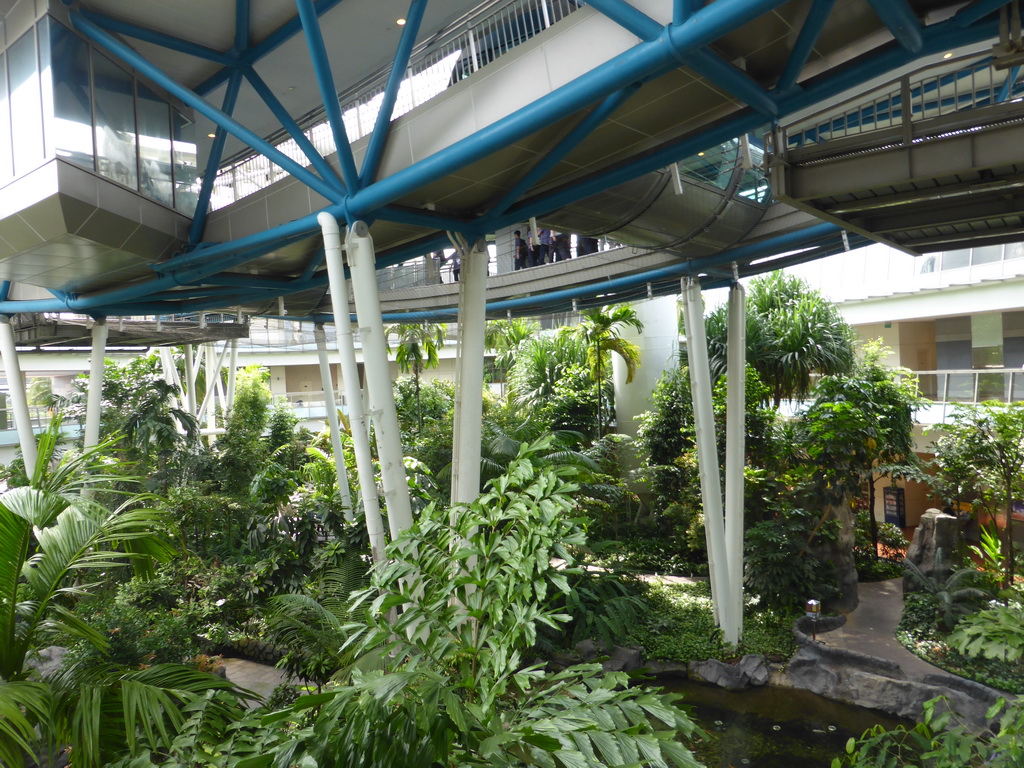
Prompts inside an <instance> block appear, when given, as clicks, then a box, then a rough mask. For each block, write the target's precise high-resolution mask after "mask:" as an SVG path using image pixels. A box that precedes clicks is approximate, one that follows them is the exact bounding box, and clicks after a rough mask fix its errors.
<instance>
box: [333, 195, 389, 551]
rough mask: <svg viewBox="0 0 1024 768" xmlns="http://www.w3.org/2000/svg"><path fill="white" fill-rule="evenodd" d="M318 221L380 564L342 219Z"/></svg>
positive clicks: (362, 488) (379, 527)
mask: <svg viewBox="0 0 1024 768" xmlns="http://www.w3.org/2000/svg"><path fill="white" fill-rule="evenodd" d="M316 220H317V222H318V223H319V224H320V228H321V229H322V230H323V235H324V261H325V262H326V264H327V279H328V282H329V284H330V288H331V294H330V295H331V309H332V311H333V312H334V326H335V328H336V330H337V339H336V342H337V345H338V355H339V358H340V363H341V380H342V383H343V384H344V385H345V400H346V401H347V403H348V423H349V428H350V429H351V430H352V447H353V449H354V450H355V454H356V472H357V474H358V475H359V495H360V497H361V498H362V502H363V514H364V515H365V517H366V532H367V534H368V535H369V537H370V551H371V553H372V555H373V562H374V563H375V564H376V565H380V564H381V563H383V562H384V545H385V540H384V522H383V520H382V518H381V516H380V501H379V500H378V498H377V483H376V481H375V480H374V477H373V457H372V456H371V455H370V436H369V430H368V429H367V426H366V412H365V411H364V410H363V395H362V392H361V391H360V389H359V367H358V366H357V364H356V349H355V343H354V342H353V340H352V320H351V318H350V317H349V310H348V285H347V283H346V280H345V265H344V264H343V263H342V260H341V235H340V233H339V232H338V222H337V220H336V219H335V218H334V217H333V216H331V214H329V213H326V212H324V213H321V214H320V215H319V216H317V218H316Z"/></svg>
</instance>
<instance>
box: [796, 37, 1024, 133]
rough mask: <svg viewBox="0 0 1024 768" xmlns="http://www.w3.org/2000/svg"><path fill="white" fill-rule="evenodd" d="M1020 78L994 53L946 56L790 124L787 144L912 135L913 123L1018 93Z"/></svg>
mask: <svg viewBox="0 0 1024 768" xmlns="http://www.w3.org/2000/svg"><path fill="white" fill-rule="evenodd" d="M1015 80H1016V72H1015V71H1014V70H1013V69H1010V70H1006V69H996V68H995V67H994V66H993V60H992V59H991V57H985V58H983V59H981V60H979V59H978V54H971V55H969V56H962V57H959V58H956V59H948V60H944V61H942V62H939V63H937V64H932V65H929V66H927V67H923V68H921V69H918V70H915V71H914V72H910V73H908V74H906V75H904V76H903V77H901V78H900V79H899V80H896V81H892V82H889V83H886V84H885V85H882V86H880V87H879V88H877V89H876V90H874V91H872V92H869V93H868V94H867V95H864V94H858V96H856V97H855V98H854V99H850V100H848V101H846V102H845V103H843V104H840V105H833V106H832V107H830V108H829V109H827V110H823V111H821V112H818V113H816V114H814V115H811V116H809V117H806V118H803V119H801V120H800V121H799V122H796V123H794V124H792V125H788V126H786V128H785V140H784V143H783V146H784V147H785V148H789V149H793V148H797V147H803V146H808V145H815V144H821V143H824V142H827V141H832V140H835V139H839V138H846V137H851V136H857V135H860V134H867V133H873V132H877V131H882V130H887V129H903V133H905V134H906V138H907V139H909V138H910V125H911V124H912V123H915V122H920V121H922V120H928V119H931V118H935V117H940V116H943V115H950V114H953V113H957V112H962V111H965V110H970V109H978V108H981V107H988V106H992V105H995V104H998V103H1001V102H1005V101H1010V100H1012V99H1014V98H1017V96H1018V95H1019V94H1020V93H1022V92H1024V80H1021V81H1020V82H1015Z"/></svg>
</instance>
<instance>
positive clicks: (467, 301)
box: [451, 240, 487, 504]
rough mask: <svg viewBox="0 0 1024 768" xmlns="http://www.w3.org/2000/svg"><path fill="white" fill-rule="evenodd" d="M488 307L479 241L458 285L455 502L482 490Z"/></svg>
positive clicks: (484, 254)
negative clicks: (485, 339) (485, 344)
mask: <svg viewBox="0 0 1024 768" xmlns="http://www.w3.org/2000/svg"><path fill="white" fill-rule="evenodd" d="M486 307H487V244H486V243H485V242H484V241H483V240H478V241H477V242H476V243H474V244H473V247H472V248H470V249H469V251H468V252H467V253H463V254H462V274H461V282H460V284H459V354H458V358H457V364H458V372H457V378H456V381H455V436H454V438H455V439H454V444H453V451H452V495H451V500H452V503H453V504H460V503H461V504H469V503H470V502H472V501H473V500H474V499H475V498H476V497H477V496H478V495H479V493H480V443H481V440H482V434H481V426H482V421H483V402H484V401H483V381H484V332H485V330H486V325H487V314H486Z"/></svg>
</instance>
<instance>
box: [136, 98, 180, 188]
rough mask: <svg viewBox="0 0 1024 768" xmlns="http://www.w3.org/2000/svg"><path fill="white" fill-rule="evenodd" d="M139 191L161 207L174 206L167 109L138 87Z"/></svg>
mask: <svg viewBox="0 0 1024 768" xmlns="http://www.w3.org/2000/svg"><path fill="white" fill-rule="evenodd" d="M138 93H139V171H140V172H141V176H140V182H141V183H140V186H139V189H140V190H141V191H142V193H143V194H144V195H146V196H147V197H151V198H153V199H154V200H157V201H159V202H161V203H163V204H164V205H168V206H169V205H174V193H173V191H172V187H171V108H170V106H168V104H167V102H166V101H164V100H163V99H162V98H160V96H158V95H157V94H156V93H154V92H153V91H151V90H150V89H149V88H147V87H146V86H144V85H142V83H139V90H138Z"/></svg>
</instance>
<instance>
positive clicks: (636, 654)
mask: <svg viewBox="0 0 1024 768" xmlns="http://www.w3.org/2000/svg"><path fill="white" fill-rule="evenodd" d="M643 661H644V660H643V655H642V654H641V653H640V649H639V648H628V647H625V646H622V645H616V646H615V647H614V648H613V649H612V655H611V656H609V657H608V658H607V659H605V660H604V662H602V664H601V666H603V667H604V668H605V669H606V670H607V671H609V672H632V671H633V670H635V669H640V667H642V666H643Z"/></svg>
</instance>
